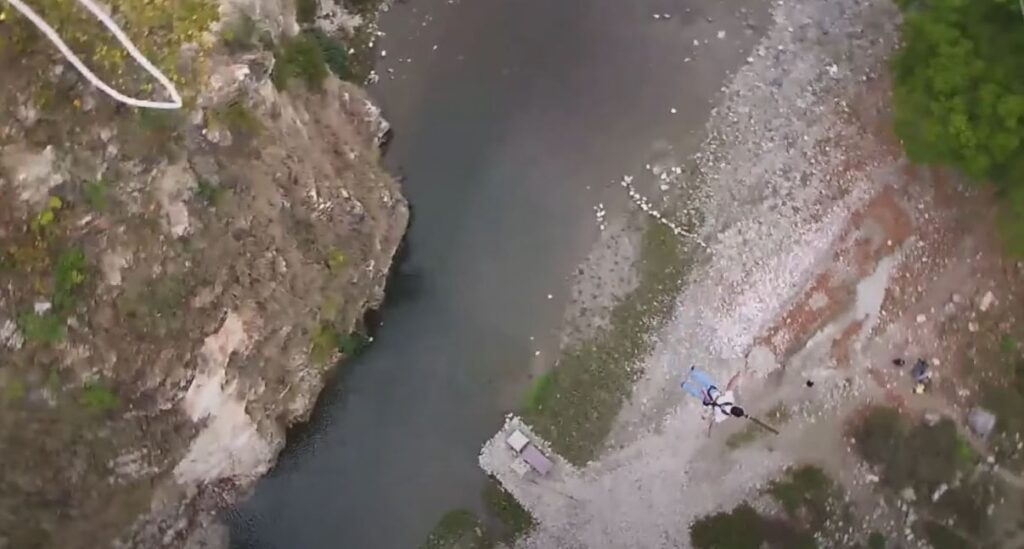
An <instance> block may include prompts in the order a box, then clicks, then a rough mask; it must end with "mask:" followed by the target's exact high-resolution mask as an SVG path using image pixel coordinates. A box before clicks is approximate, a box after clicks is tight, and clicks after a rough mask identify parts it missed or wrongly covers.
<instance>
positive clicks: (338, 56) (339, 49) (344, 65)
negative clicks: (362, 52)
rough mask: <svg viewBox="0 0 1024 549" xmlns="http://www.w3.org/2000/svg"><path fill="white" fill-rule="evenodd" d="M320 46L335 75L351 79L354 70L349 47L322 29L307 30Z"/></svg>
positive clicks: (325, 61)
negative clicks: (351, 65) (349, 58)
mask: <svg viewBox="0 0 1024 549" xmlns="http://www.w3.org/2000/svg"><path fill="white" fill-rule="evenodd" d="M307 32H308V33H309V35H310V36H312V37H313V39H314V40H316V43H317V44H318V45H319V46H320V51H321V52H322V53H323V55H324V63H326V64H327V68H329V69H331V72H333V73H334V75H335V76H337V77H338V78H340V79H342V80H351V79H352V71H351V70H350V69H349V60H348V48H346V47H345V44H342V43H341V42H340V41H338V40H335V39H334V38H331V37H330V36H328V35H327V34H326V33H324V32H323V31H321V30H320V29H311V30H309V31H307Z"/></svg>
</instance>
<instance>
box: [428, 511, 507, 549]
mask: <svg viewBox="0 0 1024 549" xmlns="http://www.w3.org/2000/svg"><path fill="white" fill-rule="evenodd" d="M489 545H490V543H489V542H488V540H487V538H486V535H485V533H484V528H483V525H481V524H480V521H479V520H478V519H477V518H476V515H474V514H473V512H472V511H469V510H466V509H455V510H452V511H449V512H447V513H445V514H444V516H442V517H441V520H440V521H438V523H437V526H435V527H434V529H433V530H431V532H430V535H429V536H427V540H426V541H425V542H423V544H422V545H420V549H455V548H459V549H484V548H485V547H488V546H489Z"/></svg>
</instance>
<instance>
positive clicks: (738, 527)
mask: <svg viewBox="0 0 1024 549" xmlns="http://www.w3.org/2000/svg"><path fill="white" fill-rule="evenodd" d="M690 543H691V544H692V545H693V546H694V547H695V548H696V549H762V548H764V547H769V548H771V549H815V548H816V547H817V542H815V541H814V536H813V535H812V534H811V533H810V532H808V531H806V530H801V529H799V528H796V527H794V526H793V524H792V523H790V522H789V521H786V520H781V519H776V518H771V517H765V516H762V515H761V514H759V513H758V512H757V511H756V510H754V508H753V507H751V506H750V504H747V503H741V504H740V505H738V506H736V507H735V508H734V509H733V510H732V511H729V512H724V511H723V512H719V513H715V514H712V515H707V516H705V517H702V518H700V519H698V520H697V521H696V522H694V523H693V524H692V525H691V526H690Z"/></svg>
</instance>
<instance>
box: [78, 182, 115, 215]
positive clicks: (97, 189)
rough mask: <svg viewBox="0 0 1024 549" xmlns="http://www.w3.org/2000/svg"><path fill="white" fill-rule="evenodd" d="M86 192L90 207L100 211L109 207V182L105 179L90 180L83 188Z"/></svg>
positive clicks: (86, 199)
mask: <svg viewBox="0 0 1024 549" xmlns="http://www.w3.org/2000/svg"><path fill="white" fill-rule="evenodd" d="M82 191H83V193H84V194H85V201H86V202H87V203H88V204H89V207H90V208H92V209H93V210H96V211H98V212H102V211H104V210H106V209H107V206H108V205H109V200H108V199H107V184H106V182H105V181H103V180H102V179H101V180H98V181H90V182H88V183H86V184H85V186H84V187H83V188H82Z"/></svg>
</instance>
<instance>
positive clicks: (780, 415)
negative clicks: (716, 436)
mask: <svg viewBox="0 0 1024 549" xmlns="http://www.w3.org/2000/svg"><path fill="white" fill-rule="evenodd" d="M790 417H792V416H791V412H790V411H789V408H787V407H786V405H785V404H783V403H781V402H780V403H778V404H776V405H775V406H774V407H773V408H772V409H771V410H768V413H766V414H765V415H764V421H766V422H767V423H768V424H769V425H773V426H775V427H778V426H780V425H782V424H784V423H786V422H787V421H789V419H790ZM766 432H767V431H765V429H764V427H761V426H760V425H757V424H754V423H752V422H748V423H747V424H746V425H744V427H743V428H742V429H740V430H739V431H737V432H735V433H733V434H731V435H729V438H727V439H726V440H725V445H726V446H727V447H728V448H730V449H732V450H735V449H737V448H741V447H743V446H746V445H747V444H750V443H752V442H754V441H755V440H757V439H759V438H761V437H762V436H764V434H765V433H766Z"/></svg>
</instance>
